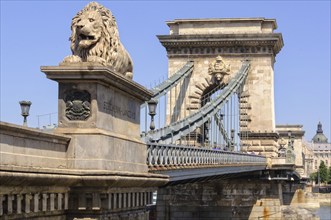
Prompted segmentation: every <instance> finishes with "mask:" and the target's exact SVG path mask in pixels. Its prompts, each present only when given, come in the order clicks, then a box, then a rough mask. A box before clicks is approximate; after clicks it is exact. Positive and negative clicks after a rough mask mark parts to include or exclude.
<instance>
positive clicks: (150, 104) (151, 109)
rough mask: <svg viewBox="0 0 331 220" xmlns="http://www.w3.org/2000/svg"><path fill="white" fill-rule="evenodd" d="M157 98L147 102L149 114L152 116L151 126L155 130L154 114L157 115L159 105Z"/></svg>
mask: <svg viewBox="0 0 331 220" xmlns="http://www.w3.org/2000/svg"><path fill="white" fill-rule="evenodd" d="M157 103H158V102H157V100H155V99H151V100H149V101H148V102H147V104H148V111H149V113H148V114H149V115H150V116H151V124H150V126H149V128H150V129H151V130H152V131H153V130H154V129H155V124H154V116H155V115H156V106H157Z"/></svg>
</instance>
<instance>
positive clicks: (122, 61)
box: [60, 2, 133, 79]
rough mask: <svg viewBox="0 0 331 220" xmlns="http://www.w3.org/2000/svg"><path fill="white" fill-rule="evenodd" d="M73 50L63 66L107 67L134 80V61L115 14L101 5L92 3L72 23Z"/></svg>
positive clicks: (71, 39) (63, 62)
mask: <svg viewBox="0 0 331 220" xmlns="http://www.w3.org/2000/svg"><path fill="white" fill-rule="evenodd" d="M71 31H72V33H71V37H70V42H71V51H72V55H70V56H67V57H65V58H64V60H63V61H62V62H61V63H60V65H87V66H100V65H101V66H107V67H111V68H113V69H114V71H115V72H117V73H119V74H122V75H124V76H125V77H127V78H130V79H132V77H133V74H132V71H133V64H132V60H131V58H130V55H129V53H128V52H127V51H126V50H125V48H124V46H123V45H122V43H121V41H120V38H119V33H118V28H117V23H116V20H115V17H114V16H113V15H112V13H111V12H110V11H109V10H108V9H106V8H105V7H103V6H102V5H100V4H98V3H97V2H91V3H89V4H88V5H87V6H86V7H85V8H83V9H82V10H81V11H79V12H78V13H77V15H76V16H75V17H74V18H73V19H72V23H71Z"/></svg>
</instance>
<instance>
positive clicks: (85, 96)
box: [65, 89, 91, 120]
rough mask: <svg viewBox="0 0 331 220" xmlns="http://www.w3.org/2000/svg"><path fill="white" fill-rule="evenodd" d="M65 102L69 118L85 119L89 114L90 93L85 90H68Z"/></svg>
mask: <svg viewBox="0 0 331 220" xmlns="http://www.w3.org/2000/svg"><path fill="white" fill-rule="evenodd" d="M65 103H66V117H67V118H68V119H69V120H86V119H87V118H88V117H89V116H90V115H91V95H90V93H88V92H87V91H81V90H75V89H74V90H70V91H68V92H67V95H66V97H65Z"/></svg>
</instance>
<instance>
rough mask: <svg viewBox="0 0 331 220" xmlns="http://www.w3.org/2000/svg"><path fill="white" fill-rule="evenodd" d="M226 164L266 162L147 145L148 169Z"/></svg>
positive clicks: (237, 155)
mask: <svg viewBox="0 0 331 220" xmlns="http://www.w3.org/2000/svg"><path fill="white" fill-rule="evenodd" d="M227 164H261V165H266V164H267V160H266V157H264V156H260V155H253V154H245V153H240V152H229V151H221V150H217V149H207V148H197V147H184V146H178V145H157V144H149V145H148V149H147V165H148V166H149V167H150V168H156V169H157V168H165V167H169V168H170V169H173V168H174V167H187V166H203V165H206V166H210V165H211V166H213V165H214V166H217V165H227Z"/></svg>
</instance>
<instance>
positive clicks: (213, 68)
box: [208, 56, 231, 84]
mask: <svg viewBox="0 0 331 220" xmlns="http://www.w3.org/2000/svg"><path fill="white" fill-rule="evenodd" d="M230 70H231V68H230V65H229V64H226V63H224V61H223V58H222V57H221V56H217V57H216V59H215V60H214V61H212V62H211V63H210V65H209V68H208V73H209V74H210V75H212V76H213V78H214V82H215V83H219V84H220V83H224V84H227V83H228V81H229V75H230Z"/></svg>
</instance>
